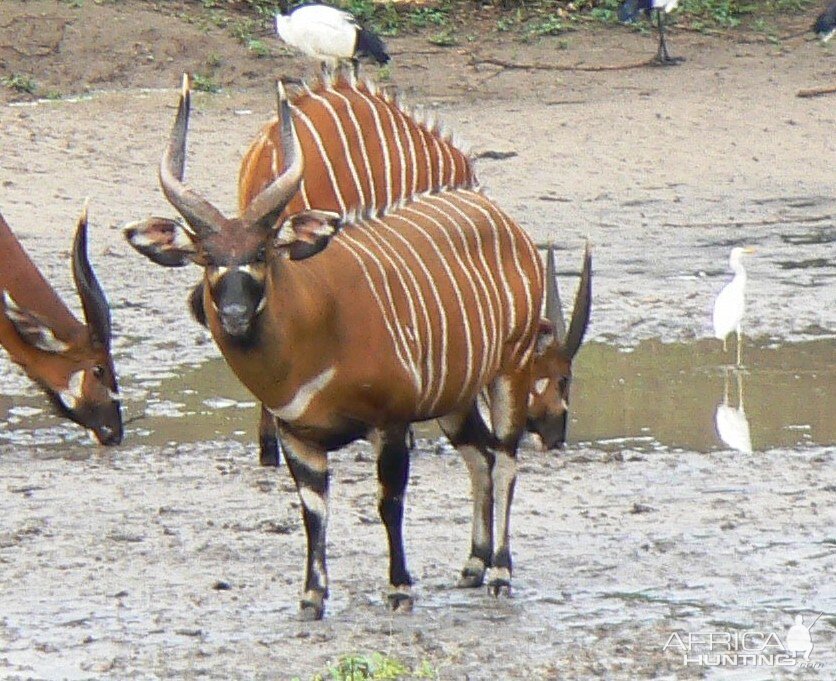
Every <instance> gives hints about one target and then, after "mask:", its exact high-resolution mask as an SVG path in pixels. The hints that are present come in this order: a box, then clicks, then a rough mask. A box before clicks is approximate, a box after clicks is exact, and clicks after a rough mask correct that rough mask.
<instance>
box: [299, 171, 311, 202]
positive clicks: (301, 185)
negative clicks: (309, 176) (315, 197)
mask: <svg viewBox="0 0 836 681" xmlns="http://www.w3.org/2000/svg"><path fill="white" fill-rule="evenodd" d="M299 193H300V194H301V195H302V205H303V206H304V207H305V210H310V208H311V201H310V199H309V198H308V187H307V185H306V184H305V178H304V177H303V178H302V182H301V183H299Z"/></svg>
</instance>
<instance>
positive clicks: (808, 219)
mask: <svg viewBox="0 0 836 681" xmlns="http://www.w3.org/2000/svg"><path fill="white" fill-rule="evenodd" d="M832 218H833V216H832V215H809V216H798V217H793V216H792V215H788V216H787V217H781V218H765V219H763V220H730V221H728V222H725V221H724V222H691V223H685V224H683V223H677V222H663V223H662V224H661V227H673V228H676V229H680V228H683V227H698V228H700V229H704V228H706V227H708V228H712V227H767V226H769V225H791V224H797V223H804V224H809V223H812V222H824V221H827V220H831V219H832Z"/></svg>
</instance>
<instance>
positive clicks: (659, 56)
mask: <svg viewBox="0 0 836 681" xmlns="http://www.w3.org/2000/svg"><path fill="white" fill-rule="evenodd" d="M678 4H679V0H625V1H624V2H622V3H621V5H620V6H619V7H618V20H619V21H621V22H622V23H625V24H630V23H632V22H634V21H635V20H636V18H637V17H638V16H639V12H641V11H642V10H644V12H645V13H646V14H647V16H648V17H649V16H651V15H652V14H653V13H654V12H655V13H656V24H657V26H658V27H659V49H658V50H657V51H656V56H655V57H654V59H653V62H654V63H655V64H659V65H661V66H671V65H673V64H677V63H679V62H681V61H684V59H683V58H682V57H671V56H670V54H668V45H667V43H666V42H665V15H666V14H668V13H669V12H672V11H673V10H674V9H675V8H676V6H677V5H678Z"/></svg>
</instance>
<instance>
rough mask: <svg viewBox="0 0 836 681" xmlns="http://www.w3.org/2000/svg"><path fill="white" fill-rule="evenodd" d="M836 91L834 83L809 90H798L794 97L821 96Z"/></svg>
mask: <svg viewBox="0 0 836 681" xmlns="http://www.w3.org/2000/svg"><path fill="white" fill-rule="evenodd" d="M834 93H836V85H831V86H829V87H814V88H810V89H809V90H799V91H798V92H796V93H795V96H796V97H821V96H822V95H832V94H834Z"/></svg>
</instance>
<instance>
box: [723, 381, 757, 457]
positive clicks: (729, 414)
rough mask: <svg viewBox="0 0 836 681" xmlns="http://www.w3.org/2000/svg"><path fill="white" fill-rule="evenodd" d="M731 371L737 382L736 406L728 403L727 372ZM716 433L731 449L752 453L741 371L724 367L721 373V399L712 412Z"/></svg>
mask: <svg viewBox="0 0 836 681" xmlns="http://www.w3.org/2000/svg"><path fill="white" fill-rule="evenodd" d="M730 373H733V374H734V378H735V382H736V383H737V406H736V407H733V406H731V405H730V404H729V374H730ZM714 423H715V425H716V426H717V435H719V436H720V439H721V440H722V441H723V442H725V443H726V444H727V445H728V446H729V447H731V448H732V449H736V450H737V451H739V452H743V453H744V454H751V453H752V436H751V434H750V433H749V420H748V419H747V418H746V410H745V409H744V407H743V372H742V371H740V370H739V369H734V370H731V369H729V368H728V367H725V371H724V373H723V401H722V402H721V403H720V404H718V405H717V411H716V412H715V413H714Z"/></svg>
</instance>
